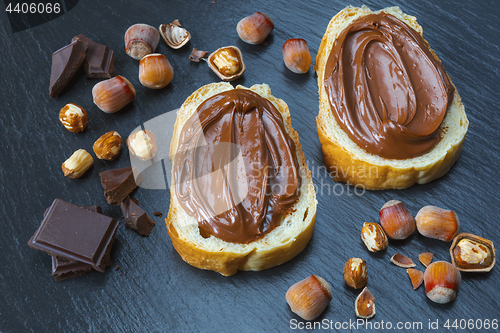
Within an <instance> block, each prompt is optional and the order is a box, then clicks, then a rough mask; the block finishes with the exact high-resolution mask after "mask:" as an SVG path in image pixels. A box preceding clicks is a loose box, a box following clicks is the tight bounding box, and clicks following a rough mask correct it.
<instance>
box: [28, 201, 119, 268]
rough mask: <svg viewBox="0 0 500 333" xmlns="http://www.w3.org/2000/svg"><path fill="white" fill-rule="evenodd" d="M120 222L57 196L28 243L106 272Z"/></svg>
mask: <svg viewBox="0 0 500 333" xmlns="http://www.w3.org/2000/svg"><path fill="white" fill-rule="evenodd" d="M118 224H119V222H118V221H117V220H115V219H113V218H111V217H108V216H105V215H102V214H99V213H94V212H90V211H88V210H87V209H85V208H82V207H79V206H76V205H73V204H71V203H69V202H66V201H64V200H61V199H55V200H54V202H53V203H52V206H50V208H49V210H48V212H47V214H46V215H45V216H44V218H43V221H42V223H41V225H40V227H39V228H38V230H37V231H36V232H35V234H34V235H33V236H32V237H31V239H30V240H29V242H28V245H29V246H30V247H32V248H34V249H37V250H42V251H45V252H47V253H49V254H50V255H52V256H55V257H57V258H58V259H72V260H76V261H80V262H82V263H86V264H89V265H91V266H92V267H93V268H95V269H96V270H98V271H100V272H104V269H105V268H106V266H107V265H108V263H109V260H110V256H109V253H110V249H111V246H112V244H113V239H114V237H115V234H116V230H117V229H118Z"/></svg>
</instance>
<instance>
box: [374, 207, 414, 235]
mask: <svg viewBox="0 0 500 333" xmlns="http://www.w3.org/2000/svg"><path fill="white" fill-rule="evenodd" d="M378 214H379V217H380V224H381V225H382V228H384V231H385V233H386V234H387V237H389V238H391V239H406V238H408V236H410V235H411V234H412V233H413V232H414V231H415V220H414V219H413V216H412V215H411V213H410V211H409V210H408V208H406V206H405V204H404V203H403V202H401V201H399V200H391V201H389V202H387V203H386V204H385V205H383V206H382V208H381V209H380V211H379V213H378Z"/></svg>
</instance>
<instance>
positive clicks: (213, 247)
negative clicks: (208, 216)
mask: <svg viewBox="0 0 500 333" xmlns="http://www.w3.org/2000/svg"><path fill="white" fill-rule="evenodd" d="M232 89H247V88H245V87H243V86H237V87H236V88H233V86H232V85H231V84H230V83H226V82H221V83H212V84H208V85H206V86H203V87H201V88H199V89H198V90H196V91H195V92H194V93H193V94H192V95H191V96H189V97H188V98H187V99H186V101H185V102H184V104H183V105H182V106H181V108H180V110H179V111H178V113H177V120H176V122H175V129H174V134H173V138H172V142H171V144H170V159H171V160H172V161H173V158H174V155H175V153H176V150H177V147H178V142H179V137H180V135H181V131H182V128H183V126H184V124H185V123H186V121H187V120H188V119H189V118H190V117H191V115H192V114H193V113H194V112H196V109H197V107H198V106H199V105H200V104H201V103H202V102H203V101H205V100H206V99H208V98H210V97H212V96H213V95H216V94H218V93H221V92H224V91H228V90H232ZM248 89H249V90H251V91H253V92H255V93H257V94H259V95H260V96H262V97H263V98H265V99H267V100H269V101H270V102H271V103H273V105H274V106H275V107H276V108H277V109H278V111H279V112H280V113H281V115H282V118H283V123H284V126H285V130H286V132H287V133H288V135H289V136H290V137H291V138H292V140H293V141H294V143H295V146H296V155H297V161H298V164H299V167H300V168H299V170H300V177H301V180H302V182H301V187H300V196H299V198H298V199H297V201H296V202H295V203H294V204H293V206H292V207H291V208H292V209H290V211H291V212H290V213H288V214H287V215H286V216H285V217H284V218H283V220H282V221H281V223H280V225H279V226H278V227H276V228H275V229H274V230H272V231H271V232H269V233H267V234H266V235H265V236H263V237H262V238H259V239H257V240H256V241H253V242H250V243H248V244H238V243H230V242H226V241H223V240H221V239H219V238H216V237H215V236H213V235H210V236H209V237H208V238H204V237H203V236H202V235H201V234H200V230H199V228H198V223H197V221H196V219H195V218H193V217H191V216H190V215H188V214H187V213H186V212H185V211H184V210H183V208H182V206H181V205H180V203H179V202H178V200H177V197H176V194H175V186H174V185H171V186H170V210H169V212H168V216H167V218H166V219H165V222H166V224H167V230H168V234H169V236H170V238H171V239H172V244H173V246H174V248H175V250H176V251H177V252H178V253H179V255H180V256H181V257H182V259H183V260H184V261H185V262H187V263H188V264H190V265H192V266H195V267H198V268H201V269H207V270H213V271H216V272H219V273H220V274H222V275H225V276H230V275H234V274H236V272H237V271H238V270H244V271H249V270H252V271H260V270H263V269H267V268H270V267H274V266H277V265H280V264H282V263H284V262H287V261H288V260H290V259H292V258H293V257H295V256H296V255H297V254H299V253H300V252H301V251H302V250H303V249H304V247H305V246H306V245H307V243H308V242H309V240H310V239H311V236H312V234H313V230H314V222H315V219H316V205H317V200H316V193H315V190H314V186H313V182H312V178H311V172H310V171H309V169H308V167H307V164H306V160H305V157H304V153H303V152H302V147H301V145H300V141H299V136H298V134H297V132H296V131H295V130H294V129H293V128H292V123H291V119H290V112H289V110H288V106H287V104H286V103H285V102H284V101H283V100H281V99H278V98H275V97H274V96H272V95H271V90H270V88H269V86H268V85H267V84H262V85H253V86H252V87H250V88H248ZM172 171H173V170H172ZM172 179H173V181H172V183H175V179H174V173H173V172H172Z"/></svg>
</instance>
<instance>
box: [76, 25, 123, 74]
mask: <svg viewBox="0 0 500 333" xmlns="http://www.w3.org/2000/svg"><path fill="white" fill-rule="evenodd" d="M75 40H80V41H82V42H85V43H87V45H88V48H87V55H86V57H85V61H84V62H83V68H84V69H85V75H86V76H87V78H89V79H92V78H96V79H110V78H112V77H114V76H116V70H115V53H114V52H113V51H112V50H110V49H109V48H108V47H107V46H106V45H101V44H98V43H96V42H94V41H92V40H90V39H88V38H87V37H85V36H84V35H82V34H80V35H78V36H75V37H73V39H72V40H71V41H75Z"/></svg>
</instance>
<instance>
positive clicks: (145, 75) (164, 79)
mask: <svg viewBox="0 0 500 333" xmlns="http://www.w3.org/2000/svg"><path fill="white" fill-rule="evenodd" d="M173 77H174V70H173V69H172V66H171V65H170V62H169V61H168V59H167V57H165V56H164V55H163V54H159V53H152V54H148V55H146V56H144V58H142V59H141V61H140V62H139V81H140V82H141V84H142V85H143V86H144V87H146V88H151V89H161V88H163V87H165V86H166V85H167V84H169V83H170V81H172V79H173Z"/></svg>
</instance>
